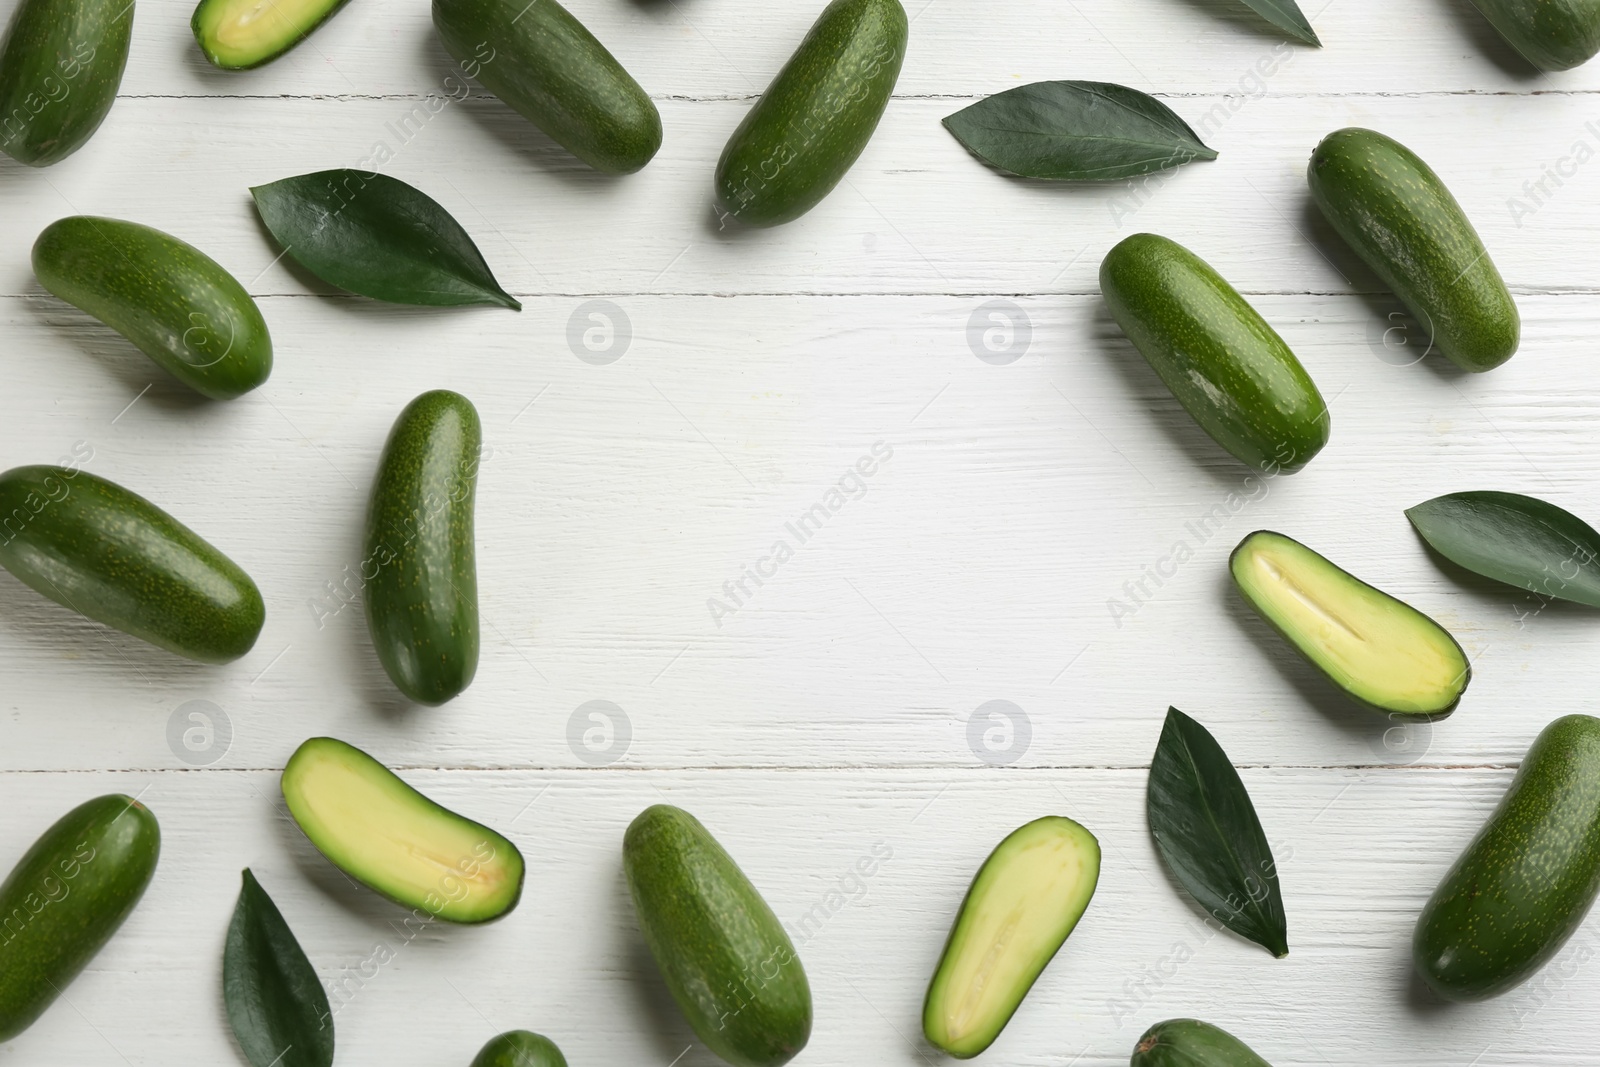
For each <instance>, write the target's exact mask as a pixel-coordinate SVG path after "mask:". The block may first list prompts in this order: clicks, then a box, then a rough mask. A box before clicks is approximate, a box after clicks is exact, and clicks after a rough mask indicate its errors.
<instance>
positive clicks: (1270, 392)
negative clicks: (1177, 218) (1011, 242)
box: [1100, 233, 1329, 474]
mask: <svg viewBox="0 0 1600 1067" xmlns="http://www.w3.org/2000/svg"><path fill="white" fill-rule="evenodd" d="M1100 291H1101V292H1102V293H1103V294H1104V295H1105V300H1106V306H1107V307H1109V308H1110V309H1111V314H1112V317H1113V318H1115V319H1116V320H1117V325H1119V326H1121V327H1122V332H1123V333H1125V334H1127V335H1128V339H1129V340H1130V341H1132V342H1133V346H1134V347H1135V348H1137V349H1138V350H1139V352H1140V354H1142V355H1143V356H1144V358H1145V359H1146V360H1147V361H1148V362H1149V364H1150V366H1151V367H1153V368H1154V369H1155V372H1156V373H1157V374H1158V375H1160V376H1161V380H1162V381H1163V382H1164V383H1166V386H1167V388H1168V389H1170V390H1172V395H1173V396H1175V397H1177V398H1178V402H1179V403H1180V404H1182V405H1183V407H1184V410H1185V411H1187V412H1188V413H1189V414H1190V415H1191V416H1193V417H1194V420H1195V421H1196V422H1198V423H1199V424H1200V426H1201V428H1202V429H1204V430H1205V431H1206V433H1208V434H1210V435H1211V437H1212V439H1213V440H1214V441H1216V442H1217V444H1219V445H1221V446H1222V447H1223V448H1225V449H1227V450H1228V451H1229V452H1230V453H1232V454H1233V455H1234V456H1235V457H1237V458H1238V459H1240V460H1242V461H1244V462H1245V463H1248V464H1249V465H1250V466H1252V467H1254V468H1256V469H1258V470H1263V471H1267V472H1269V473H1273V474H1276V473H1279V472H1283V473H1288V472H1292V471H1297V470H1299V469H1300V468H1301V467H1304V466H1305V465H1306V464H1307V463H1309V462H1310V461H1311V458H1312V457H1313V456H1315V455H1316V454H1317V453H1318V452H1320V451H1321V450H1322V446H1323V445H1325V444H1327V443H1328V429H1329V419H1328V405H1327V404H1326V403H1324V401H1323V399H1322V394H1321V393H1319V392H1318V391H1317V387H1316V384H1315V383H1313V382H1312V380H1311V376H1310V375H1309V374H1307V373H1306V370H1305V368H1304V367H1302V366H1301V365H1300V361H1299V360H1298V359H1296V358H1295V355H1294V353H1293V352H1292V351H1290V350H1289V346H1288V345H1287V344H1285V343H1284V341H1283V338H1281V337H1279V336H1278V334H1277V332H1276V331H1275V330H1273V328H1272V327H1271V326H1269V325H1267V321H1266V320H1265V319H1263V318H1262V317H1261V316H1260V315H1259V314H1258V313H1257V312H1256V309H1255V308H1253V307H1251V306H1250V304H1249V303H1248V302H1246V300H1245V299H1244V297H1242V296H1240V295H1239V293H1238V291H1237V290H1235V289H1234V288H1233V286H1231V285H1229V284H1228V283H1227V281H1225V280H1224V279H1223V277H1222V276H1221V275H1220V274H1218V273H1217V272H1216V271H1215V270H1213V269H1211V267H1210V265H1208V264H1207V263H1206V262H1205V261H1204V260H1202V259H1201V258H1200V257H1199V256H1196V255H1195V254H1194V253H1193V252H1190V251H1189V250H1188V249H1187V248H1184V247H1183V246H1182V245H1180V244H1177V243H1176V242H1174V241H1169V240H1168V239H1167V238H1165V237H1158V236H1156V235H1155V234H1153V233H1138V234H1134V235H1133V236H1132V237H1129V238H1127V239H1126V240H1124V241H1123V242H1122V243H1120V244H1118V245H1117V246H1116V247H1115V248H1113V249H1112V250H1111V251H1110V253H1109V254H1108V255H1107V256H1106V258H1105V261H1104V262H1103V263H1102V264H1101V265H1100Z"/></svg>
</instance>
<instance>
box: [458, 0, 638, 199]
mask: <svg viewBox="0 0 1600 1067" xmlns="http://www.w3.org/2000/svg"><path fill="white" fill-rule="evenodd" d="M433 24H434V26H435V27H436V28H437V29H438V31H439V39H440V40H441V41H443V42H444V47H445V51H447V52H449V53H450V56H451V58H453V59H454V60H455V61H456V62H457V63H459V64H461V69H462V70H463V72H465V73H466V74H467V76H468V77H472V78H476V79H478V81H480V82H481V83H483V85H484V87H485V88H487V89H488V90H489V91H490V92H492V93H494V94H495V95H496V96H498V97H499V98H500V99H501V100H504V101H505V102H506V103H507V104H509V105H510V106H511V108H512V109H513V110H515V111H516V112H517V113H518V114H520V115H521V116H522V117H523V118H525V119H527V120H528V121H529V122H531V123H533V124H534V125H535V126H537V127H539V128H540V129H541V130H543V131H544V132H545V133H547V134H549V135H550V137H551V138H553V139H554V140H555V141H556V143H557V144H559V145H561V147H562V148H565V149H566V150H567V151H568V152H571V153H572V154H573V155H575V156H577V157H578V158H579V159H581V160H583V161H584V162H585V163H587V164H589V166H591V167H593V168H594V169H596V170H599V171H604V172H606V173H608V174H632V173H633V172H634V171H636V170H639V169H640V168H642V167H643V166H644V165H645V164H646V163H648V162H650V160H651V159H652V158H653V157H654V156H655V154H656V150H657V149H659V148H660V147H661V113H660V112H659V111H657V110H656V105H655V104H654V103H653V102H652V101H651V100H650V96H649V94H648V93H646V92H645V91H644V90H643V89H642V88H640V86H639V83H638V82H636V81H634V80H633V77H632V76H631V75H630V74H629V73H628V72H627V71H626V70H624V69H622V64H621V63H619V62H617V59H616V57H615V56H613V55H612V54H611V53H610V52H608V51H606V46H605V45H603V44H601V43H600V42H599V41H598V40H596V39H595V36H594V34H592V33H590V32H589V30H588V29H587V28H586V27H585V26H584V25H583V23H581V22H579V21H578V20H577V19H576V18H575V17H573V14H572V12H570V11H568V10H567V9H566V8H564V7H562V6H561V5H560V4H559V3H557V2H556V0H538V2H537V3H529V2H528V0H433Z"/></svg>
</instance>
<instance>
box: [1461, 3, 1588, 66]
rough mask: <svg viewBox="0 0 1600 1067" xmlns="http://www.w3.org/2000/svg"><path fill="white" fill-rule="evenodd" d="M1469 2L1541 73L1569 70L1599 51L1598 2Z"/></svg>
mask: <svg viewBox="0 0 1600 1067" xmlns="http://www.w3.org/2000/svg"><path fill="white" fill-rule="evenodd" d="M1472 2H1473V3H1474V4H1476V5H1477V8H1478V10H1479V11H1481V12H1483V15H1484V17H1485V18H1487V19H1488V20H1489V21H1490V22H1491V23H1493V25H1494V28H1495V29H1497V30H1499V31H1500V36H1502V37H1504V38H1505V39H1506V40H1507V41H1509V42H1510V43H1511V47H1513V48H1515V49H1516V50H1517V51H1518V52H1521V53H1522V58H1524V59H1526V60H1527V61H1528V62H1529V63H1532V64H1533V65H1534V66H1536V67H1538V68H1539V69H1540V70H1570V69H1571V68H1573V67H1576V66H1579V65H1580V64H1583V63H1587V62H1589V60H1591V59H1593V58H1594V56H1595V53H1596V52H1600V0H1472Z"/></svg>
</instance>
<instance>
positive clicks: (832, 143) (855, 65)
mask: <svg viewBox="0 0 1600 1067" xmlns="http://www.w3.org/2000/svg"><path fill="white" fill-rule="evenodd" d="M906 32H907V22H906V13H905V9H904V8H902V7H901V6H900V0H833V3H831V4H829V5H828V6H827V7H826V8H825V9H824V10H823V12H822V15H821V16H820V17H819V18H818V19H817V21H816V23H815V24H814V25H813V26H812V27H811V32H810V33H808V34H806V37H805V40H804V41H802V42H800V47H799V49H797V50H796V51H795V53H794V55H793V56H791V57H790V59H789V62H788V63H786V64H784V67H783V69H782V70H781V71H779V72H778V76H777V77H776V78H774V79H773V80H772V84H771V85H769V86H767V91H766V92H765V93H762V94H761V99H760V100H758V101H756V105H755V107H753V108H751V109H750V112H749V114H747V115H746V116H745V117H744V121H743V122H741V123H739V128H738V129H736V130H734V131H733V136H732V137H730V138H729V139H728V144H727V147H725V148H724V149H723V150H722V158H721V160H719V161H718V163H717V174H716V186H717V199H718V200H719V201H720V202H721V204H722V207H723V210H724V211H726V212H727V213H728V214H729V215H732V216H733V217H734V218H737V219H738V220H739V221H741V222H744V223H747V224H749V225H752V226H776V225H778V224H780V223H784V222H792V221H793V220H795V219H797V218H799V217H800V216H801V215H804V214H805V213H806V212H808V211H810V210H811V209H812V208H814V207H816V206H817V204H818V203H820V202H821V200H822V198H823V197H825V196H827V195H828V194H829V193H830V192H832V191H833V187H834V186H836V185H838V184H839V182H840V181H841V180H843V178H844V176H845V174H846V172H848V171H849V170H850V168H851V166H852V165H854V163H855V161H856V159H857V158H858V157H859V156H860V155H861V153H862V151H863V150H865V149H866V147H867V142H868V141H870V140H871V139H872V134H873V131H875V130H876V129H877V128H878V120H879V119H881V118H882V117H883V111H884V108H886V107H887V106H888V105H889V96H890V94H891V93H893V92H894V85H895V82H896V81H897V80H898V79H899V77H900V64H901V63H902V62H904V60H905V53H906Z"/></svg>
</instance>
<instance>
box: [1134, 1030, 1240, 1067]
mask: <svg viewBox="0 0 1600 1067" xmlns="http://www.w3.org/2000/svg"><path fill="white" fill-rule="evenodd" d="M1128 1063H1129V1067H1272V1064H1270V1063H1268V1062H1267V1061H1266V1060H1264V1059H1262V1058H1261V1057H1260V1056H1257V1055H1256V1054H1255V1052H1254V1051H1253V1050H1251V1048H1250V1046H1249V1045H1246V1044H1245V1043H1244V1042H1243V1041H1240V1040H1239V1039H1238V1038H1236V1037H1234V1036H1233V1035H1232V1034H1230V1033H1228V1031H1226V1030H1224V1029H1222V1028H1221V1027H1218V1026H1212V1025H1211V1024H1210V1023H1204V1022H1201V1021H1200V1020H1199V1019H1168V1020H1167V1021H1166V1022H1164V1023H1156V1024H1155V1025H1154V1026H1152V1027H1151V1028H1150V1029H1148V1030H1146V1031H1145V1032H1144V1035H1143V1036H1142V1037H1140V1038H1139V1043H1138V1044H1137V1045H1135V1046H1134V1049H1133V1058H1132V1059H1130V1060H1129V1061H1128Z"/></svg>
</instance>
